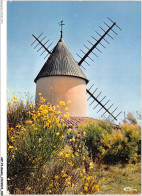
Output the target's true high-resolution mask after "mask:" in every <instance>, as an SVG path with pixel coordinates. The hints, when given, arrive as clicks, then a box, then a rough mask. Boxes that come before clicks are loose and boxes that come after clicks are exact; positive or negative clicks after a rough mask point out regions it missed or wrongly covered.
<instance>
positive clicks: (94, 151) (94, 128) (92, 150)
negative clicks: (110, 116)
mask: <svg viewBox="0 0 142 196" xmlns="http://www.w3.org/2000/svg"><path fill="white" fill-rule="evenodd" d="M78 130H79V131H80V132H81V133H82V141H84V142H85V145H86V146H87V149H88V151H89V155H90V156H91V159H93V160H95V158H96V157H97V155H98V154H99V153H100V150H99V147H100V141H101V139H102V138H103V135H106V134H107V133H108V130H109V132H111V128H110V127H109V125H108V124H107V123H105V122H104V123H102V122H99V123H98V122H94V121H88V122H86V123H84V124H82V125H80V126H79V128H78Z"/></svg>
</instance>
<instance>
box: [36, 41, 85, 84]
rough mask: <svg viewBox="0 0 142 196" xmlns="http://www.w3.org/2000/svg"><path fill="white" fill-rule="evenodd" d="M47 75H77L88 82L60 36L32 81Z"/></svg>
mask: <svg viewBox="0 0 142 196" xmlns="http://www.w3.org/2000/svg"><path fill="white" fill-rule="evenodd" d="M48 76H73V77H79V78H82V79H84V80H85V81H86V83H88V79H87V78H86V76H85V75H84V73H83V71H82V70H81V69H80V67H79V65H78V64H77V62H76V61H75V60H74V58H73V56H72V55H71V53H70V51H69V50H68V48H67V46H66V44H65V42H64V40H63V39H62V38H61V39H60V40H59V42H58V43H57V45H56V46H55V48H54V50H53V52H52V54H51V55H50V57H49V58H48V59H47V61H46V63H45V64H44V65H43V67H42V69H41V70H40V72H39V74H38V75H37V77H36V78H35V80H34V81H35V82H36V81H37V80H38V79H39V78H41V77H48Z"/></svg>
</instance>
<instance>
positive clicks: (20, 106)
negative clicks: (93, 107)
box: [7, 91, 99, 194]
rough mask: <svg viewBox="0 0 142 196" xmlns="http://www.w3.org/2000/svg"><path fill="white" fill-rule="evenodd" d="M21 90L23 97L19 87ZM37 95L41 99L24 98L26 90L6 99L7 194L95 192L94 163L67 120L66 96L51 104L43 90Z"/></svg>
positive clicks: (96, 188) (78, 135) (96, 190)
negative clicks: (34, 100) (64, 99)
mask: <svg viewBox="0 0 142 196" xmlns="http://www.w3.org/2000/svg"><path fill="white" fill-rule="evenodd" d="M19 94H20V95H21V96H22V98H23V94H22V92H21V91H20V92H19ZM24 95H25V94H24ZM39 96H40V101H39V103H38V104H36V105H35V104H33V103H32V102H30V101H28V100H26V98H25V97H26V95H25V96H24V98H23V99H24V100H21V99H18V97H17V96H16V93H15V92H14V93H13V97H12V98H11V100H10V101H9V102H8V104H7V107H8V110H7V116H8V125H7V136H8V142H7V147H8V148H7V149H8V152H7V153H8V154H7V157H8V160H7V163H8V188H9V191H10V193H11V194H16V193H20V194H81V193H83V194H93V193H95V192H98V191H99V186H98V184H97V183H98V182H97V180H96V178H95V177H93V174H92V170H93V169H94V163H93V162H91V161H90V158H89V157H88V151H87V149H86V147H85V145H84V142H83V141H82V140H81V136H82V135H81V134H80V132H79V131H77V130H75V129H74V128H68V127H67V126H66V124H65V122H66V121H67V120H68V119H69V118H70V114H69V112H68V107H67V105H66V104H70V101H68V102H67V103H65V102H63V101H60V102H59V105H57V106H53V105H51V104H50V103H46V100H45V99H44V98H43V97H42V94H41V93H40V94H39ZM62 111H63V114H62ZM83 134H84V135H85V133H83ZM83 179H84V180H83ZM87 183H88V184H87ZM17 190H19V192H18V191H17Z"/></svg>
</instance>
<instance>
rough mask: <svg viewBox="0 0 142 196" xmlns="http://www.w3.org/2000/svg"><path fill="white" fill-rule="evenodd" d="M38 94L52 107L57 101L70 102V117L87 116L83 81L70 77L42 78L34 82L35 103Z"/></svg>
mask: <svg viewBox="0 0 142 196" xmlns="http://www.w3.org/2000/svg"><path fill="white" fill-rule="evenodd" d="M39 93H42V96H43V97H44V98H46V100H47V101H48V102H50V103H52V104H53V105H57V104H58V103H59V101H65V102H67V101H68V100H70V101H71V104H70V105H69V113H70V115H71V116H87V96H86V82H85V80H83V79H81V78H77V77H71V76H49V77H43V78H40V79H38V80H37V82H36V100H35V101H36V103H37V102H38V101H39V95H38V94H39Z"/></svg>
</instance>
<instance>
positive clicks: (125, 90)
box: [7, 1, 141, 122]
mask: <svg viewBox="0 0 142 196" xmlns="http://www.w3.org/2000/svg"><path fill="white" fill-rule="evenodd" d="M107 17H110V18H111V19H112V20H113V21H115V22H117V24H118V26H120V27H121V29H122V31H120V30H119V29H117V28H116V27H115V28H114V30H115V31H116V32H117V33H118V35H115V34H114V33H113V32H110V35H111V36H113V38H114V40H112V39H111V38H109V37H108V36H106V39H107V40H108V41H109V42H110V44H107V43H106V42H105V41H103V42H102V44H104V45H105V46H106V49H104V48H103V47H102V46H98V48H99V49H101V51H102V54H101V53H99V52H98V51H96V50H94V52H95V53H96V54H97V55H98V58H96V57H95V56H93V55H91V57H92V58H93V60H94V62H91V61H89V60H88V62H89V63H90V65H91V66H90V67H89V66H87V65H86V64H83V65H84V67H85V68H86V70H87V71H85V70H83V71H84V73H85V74H86V76H87V77H88V79H89V80H90V83H89V85H88V87H90V86H91V84H94V86H95V87H94V88H98V89H99V90H98V91H97V92H98V93H99V92H100V91H102V95H101V96H100V99H101V98H103V96H106V97H107V98H106V99H105V101H107V100H108V99H110V100H111V101H110V104H108V107H109V105H111V104H112V103H114V107H113V108H112V110H111V111H113V109H115V108H116V107H118V111H117V112H116V113H118V112H119V111H121V110H122V111H123V112H124V111H125V112H126V113H128V112H135V111H137V110H138V111H140V110H141V2H131V1H127V2H121V1H120V2H115V1H114V2H112V1H111V2H106V1H105V2H103V1H102V2H98V1H97V2H93V1H91V2H81V1H75V2H63V1H62V2H48V1H46V2H45V1H44V2H32V1H31V2H30V1H29V2H26V1H25V2H13V1H12V2H8V3H7V88H8V89H9V94H10V93H11V92H12V91H13V90H14V89H16V91H20V90H21V91H28V92H29V93H30V95H31V96H34V95H35V87H36V85H35V83H34V79H35V77H36V75H37V74H38V72H39V71H40V69H41V67H42V66H43V64H44V62H45V61H46V60H45V59H43V58H44V56H45V55H44V56H40V53H37V52H36V50H34V49H33V48H34V47H31V46H30V45H31V43H32V42H33V37H32V34H35V35H39V34H40V33H41V32H43V33H44V35H46V36H47V39H50V41H51V42H53V45H52V47H53V46H55V45H56V43H57V42H58V40H59V38H60V27H59V25H58V23H59V22H60V21H61V20H64V23H65V26H64V27H63V29H64V30H63V39H64V40H65V42H66V44H67V46H68V48H69V50H70V51H71V53H72V55H73V56H74V58H75V59H76V61H79V58H78V56H77V55H76V53H78V54H79V55H80V56H83V55H82V53H81V51H80V49H82V50H84V51H86V49H85V48H84V46H83V44H85V45H86V46H88V47H91V45H89V43H87V40H90V41H91V42H92V43H94V41H93V39H92V38H91V35H92V36H94V37H95V38H96V39H98V38H99V37H98V35H97V34H95V31H98V32H99V33H100V34H103V32H102V31H101V29H100V28H99V26H101V27H102V28H104V29H105V30H106V29H107V27H106V26H105V25H104V23H103V21H105V22H106V23H107V24H109V25H111V22H110V21H109V20H108V19H107ZM47 39H46V40H47ZM52 47H51V48H52ZM94 90H95V89H94ZM95 95H97V93H96V94H95ZM105 101H104V103H105ZM89 103H90V102H89ZM95 105H96V104H92V105H91V106H90V107H89V104H88V116H91V117H94V118H99V117H100V116H101V114H102V113H99V115H97V114H96V112H97V111H98V109H99V107H98V108H97V109H96V110H93V109H92V108H93V106H95ZM123 118H124V115H123V113H122V114H121V116H120V117H119V119H118V122H120V121H121V120H122V119H123Z"/></svg>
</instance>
